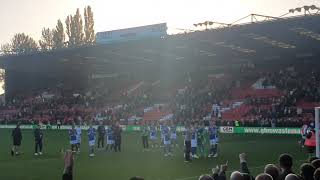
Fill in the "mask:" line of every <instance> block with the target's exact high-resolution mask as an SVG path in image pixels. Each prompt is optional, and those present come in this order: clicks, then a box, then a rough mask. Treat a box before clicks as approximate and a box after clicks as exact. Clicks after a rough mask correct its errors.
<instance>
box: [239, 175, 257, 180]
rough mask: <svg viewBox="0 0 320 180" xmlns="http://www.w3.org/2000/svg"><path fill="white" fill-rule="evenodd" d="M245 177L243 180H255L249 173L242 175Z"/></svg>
mask: <svg viewBox="0 0 320 180" xmlns="http://www.w3.org/2000/svg"><path fill="white" fill-rule="evenodd" d="M241 174H242V176H243V180H254V177H253V176H251V175H250V174H247V173H241Z"/></svg>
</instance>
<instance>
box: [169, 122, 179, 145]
mask: <svg viewBox="0 0 320 180" xmlns="http://www.w3.org/2000/svg"><path fill="white" fill-rule="evenodd" d="M170 133H171V135H170V138H171V144H172V147H174V146H176V147H178V140H177V127H176V125H175V124H174V123H173V122H171V127H170Z"/></svg>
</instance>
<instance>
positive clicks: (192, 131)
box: [191, 129, 197, 140]
mask: <svg viewBox="0 0 320 180" xmlns="http://www.w3.org/2000/svg"><path fill="white" fill-rule="evenodd" d="M191 139H194V140H195V139H197V130H196V129H192V130H191Z"/></svg>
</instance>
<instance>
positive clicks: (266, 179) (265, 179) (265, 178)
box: [256, 173, 273, 180]
mask: <svg viewBox="0 0 320 180" xmlns="http://www.w3.org/2000/svg"><path fill="white" fill-rule="evenodd" d="M256 180H273V179H272V176H270V175H269V174H267V173H261V174H258V175H257V177H256Z"/></svg>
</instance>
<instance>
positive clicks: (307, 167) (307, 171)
mask: <svg viewBox="0 0 320 180" xmlns="http://www.w3.org/2000/svg"><path fill="white" fill-rule="evenodd" d="M314 171H315V168H314V167H313V166H312V165H311V164H310V163H303V164H302V165H301V166H300V173H301V177H302V178H303V179H304V180H313V173H314Z"/></svg>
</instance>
